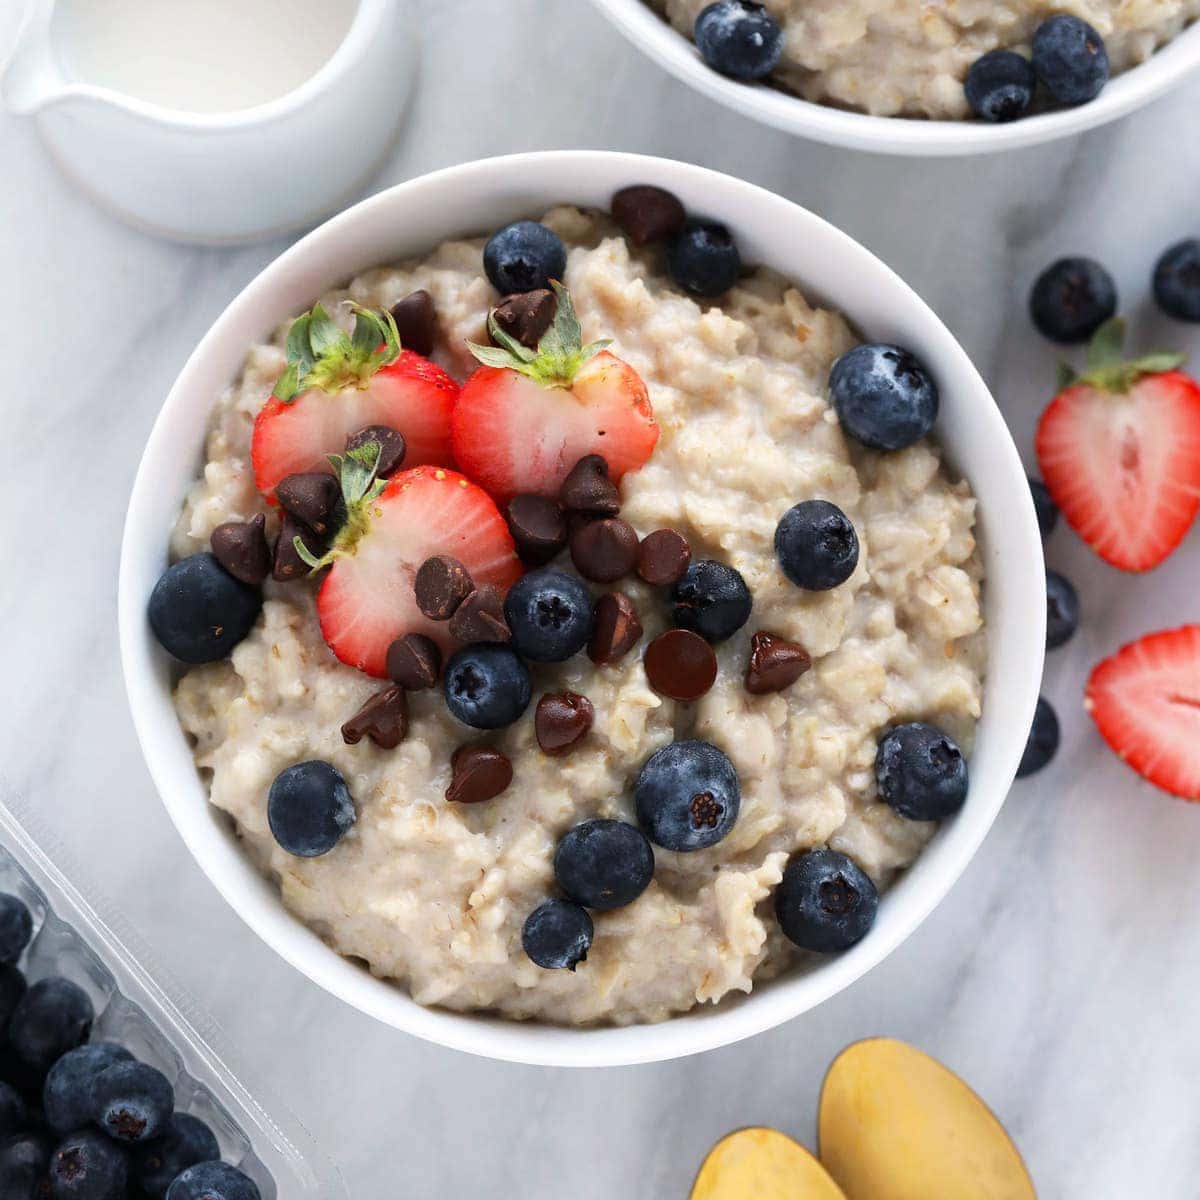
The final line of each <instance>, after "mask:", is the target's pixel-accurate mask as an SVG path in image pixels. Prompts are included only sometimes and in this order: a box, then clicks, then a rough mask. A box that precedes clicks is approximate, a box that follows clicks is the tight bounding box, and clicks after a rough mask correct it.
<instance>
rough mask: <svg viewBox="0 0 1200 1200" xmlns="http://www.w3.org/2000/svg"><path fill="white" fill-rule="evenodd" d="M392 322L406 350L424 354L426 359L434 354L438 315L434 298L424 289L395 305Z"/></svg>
mask: <svg viewBox="0 0 1200 1200" xmlns="http://www.w3.org/2000/svg"><path fill="white" fill-rule="evenodd" d="M392 320H394V321H395V322H396V332H397V333H399V334H400V345H401V346H403V347H404V349H405V350H412V351H413V352H414V353H416V354H423V355H424V356H425V357H426V358H428V357H429V356H430V355H431V354H432V353H433V337H434V334H435V333H436V332H437V313H436V311H435V310H434V307H433V297H432V296H431V295H430V294H429V293H428V292H427V291H426V290H425V289H424V288H421V289H420V290H419V291H415V292H410V293H409V294H408V295H407V296H405V297H404V299H403V300H401V301H399V302H398V303H396V304H393V305H392Z"/></svg>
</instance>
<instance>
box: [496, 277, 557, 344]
mask: <svg viewBox="0 0 1200 1200" xmlns="http://www.w3.org/2000/svg"><path fill="white" fill-rule="evenodd" d="M557 309H558V301H557V300H556V299H555V298H554V293H553V292H552V291H550V289H549V288H537V289H536V290H535V291H532V292H514V293H513V295H511V296H505V297H504V299H503V300H501V301H500V303H499V304H497V305H496V307H495V308H494V309H493V310H492V316H493V317H495V318H496V324H497V325H499V326H500V328H501V329H503V330H504V332H505V333H507V334H508V336H509V337H510V338H515V339H516V340H517V341H518V342H520V343H521V345H522V346H528V347H529V349H530V350H536V349H537V348H538V342H540V341H541V340H542V335H543V334H544V333H545V332H546V330H547V329H549V328H550V323H551V322H552V321H553V320H554V314H555V312H556V311H557Z"/></svg>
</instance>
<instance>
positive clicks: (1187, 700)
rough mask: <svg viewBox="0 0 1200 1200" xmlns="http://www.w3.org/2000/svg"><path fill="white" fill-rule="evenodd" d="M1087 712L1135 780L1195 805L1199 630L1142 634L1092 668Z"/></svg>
mask: <svg viewBox="0 0 1200 1200" xmlns="http://www.w3.org/2000/svg"><path fill="white" fill-rule="evenodd" d="M1084 704H1085V706H1086V707H1087V710H1088V712H1090V713H1091V714H1092V719H1093V720H1094V721H1095V722H1096V726H1097V728H1098V729H1099V730H1100V733H1101V735H1102V736H1103V738H1104V740H1105V741H1106V742H1107V743H1108V744H1109V745H1110V746H1111V747H1112V748H1113V749H1114V750H1115V751H1116V752H1117V754H1119V755H1120V756H1121V758H1122V759H1124V760H1125V762H1127V763H1128V764H1129V765H1130V766H1131V767H1132V768H1133V769H1134V770H1135V771H1137V773H1138V774H1139V775H1142V776H1144V777H1145V778H1146V779H1148V780H1149V781H1150V782H1151V783H1152V784H1154V785H1155V786H1156V787H1160V788H1162V789H1163V791H1166V792H1172V793H1173V794H1174V795H1176V796H1182V797H1183V798H1184V799H1185V800H1200V625H1184V626H1183V627H1182V628H1180V629H1168V630H1166V631H1165V632H1163V633H1151V634H1147V635H1146V636H1145V637H1143V638H1139V639H1138V640H1137V641H1136V642H1131V643H1130V644H1129V645H1128V646H1124V647H1122V648H1121V649H1120V650H1118V651H1117V653H1116V654H1114V655H1113V656H1112V657H1111V658H1106V659H1105V660H1104V661H1103V662H1102V663H1099V664H1097V666H1096V668H1095V670H1093V671H1092V675H1091V678H1090V679H1089V680H1088V683H1087V690H1086V692H1085V700H1084Z"/></svg>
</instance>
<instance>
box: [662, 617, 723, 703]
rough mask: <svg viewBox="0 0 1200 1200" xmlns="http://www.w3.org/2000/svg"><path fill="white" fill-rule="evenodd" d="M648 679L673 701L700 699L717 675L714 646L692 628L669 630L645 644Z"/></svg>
mask: <svg viewBox="0 0 1200 1200" xmlns="http://www.w3.org/2000/svg"><path fill="white" fill-rule="evenodd" d="M645 667H646V678H647V679H648V680H649V681H650V686H651V687H652V688H653V689H654V690H655V691H656V692H658V693H659V694H660V695H663V696H670V697H671V699H672V700H698V699H699V698H700V697H701V696H703V695H704V693H705V692H707V691H708V689H709V688H710V687H712V685H713V682H714V681H715V680H716V678H717V656H716V655H715V654H714V653H713V648H712V647H711V646H710V645H709V644H708V643H707V642H706V641H705V640H704V639H703V638H702V637H701V636H700V635H699V634H698V633H693V632H692V631H691V630H690V629H668V630H667V631H666V633H660V634H659V635H658V637H656V638H655V639H654V641H652V642H651V643H650V645H649V646H647V647H646V657H645Z"/></svg>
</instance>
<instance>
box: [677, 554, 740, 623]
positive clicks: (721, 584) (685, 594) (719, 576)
mask: <svg viewBox="0 0 1200 1200" xmlns="http://www.w3.org/2000/svg"><path fill="white" fill-rule="evenodd" d="M753 605H754V601H753V599H752V598H751V596H750V589H749V588H748V587H747V586H746V581H745V580H744V579H743V578H742V576H741V574H740V572H738V571H736V570H734V568H733V567H731V566H728V565H727V564H726V563H721V562H715V561H713V560H712V559H704V560H702V561H701V562H694V563H692V564H691V565H690V566H689V567H688V568H687V570H686V571H684V573H683V574H682V575H681V576H680V577H679V579H678V580H677V581H676V582H675V584H674V585H673V586H672V588H671V616H672V618H673V619H674V621H675V624H676V625H677V626H679V628H680V629H690V630H691V631H692V632H693V633H698V634H699V635H700V636H701V637H703V638H706V639H707V640H708V641H710V642H723V641H725V639H726V638H730V637H732V636H733V635H734V634H735V633H737V631H738V630H739V629H741V627H742V626H743V625H745V623H746V622H747V621H748V620H749V619H750V610H751V608H752V607H753Z"/></svg>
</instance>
